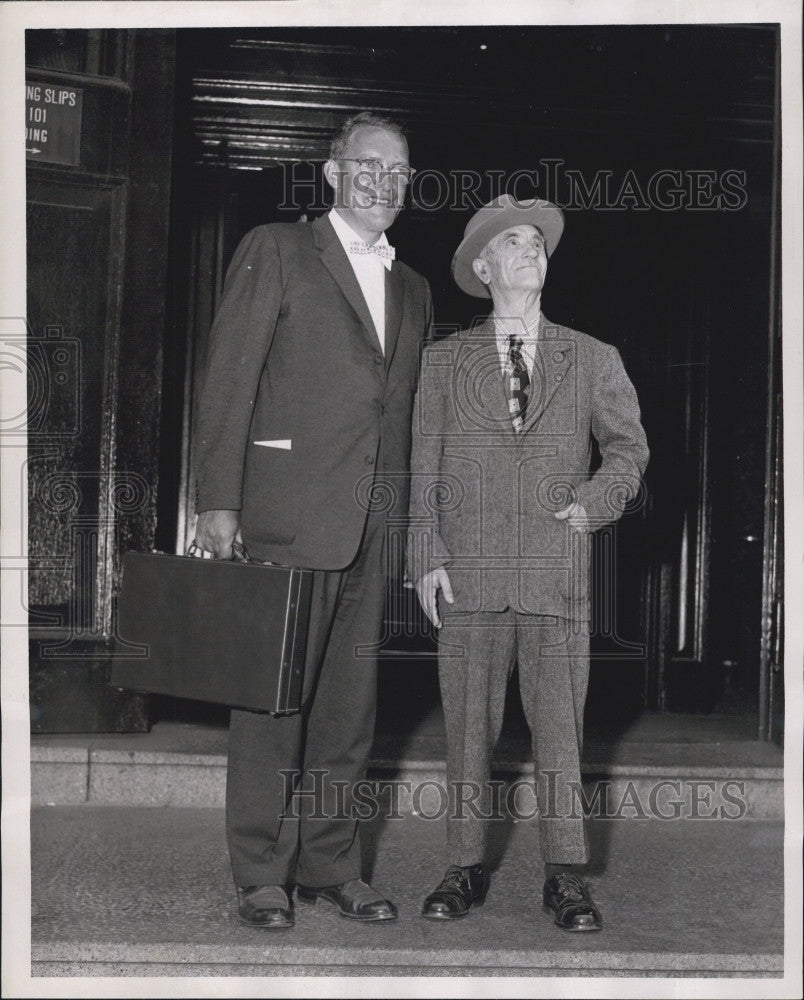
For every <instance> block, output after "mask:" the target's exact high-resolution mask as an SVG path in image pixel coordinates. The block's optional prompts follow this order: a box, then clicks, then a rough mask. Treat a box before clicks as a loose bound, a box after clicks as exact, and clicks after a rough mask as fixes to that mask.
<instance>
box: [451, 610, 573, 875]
mask: <svg viewBox="0 0 804 1000" xmlns="http://www.w3.org/2000/svg"><path fill="white" fill-rule="evenodd" d="M438 647H439V648H438V673H439V682H440V686H441V697H442V701H443V705H444V716H445V720H446V728H447V781H448V784H449V788H450V790H451V799H450V811H449V817H448V820H447V843H448V848H449V854H450V863H451V864H457V865H461V866H462V867H464V866H469V865H473V864H478V863H480V862H482V861H483V860H484V851H485V846H486V825H487V823H488V822H489V820H488V819H483V818H482V817H484V816H486V817H488V816H490V815H494V814H495V813H496V814H497V815H498V816H499V815H500V809H499V803H498V802H495V797H494V794H493V791H492V789H491V787H490V786H489V780H490V777H491V757H492V752H493V749H494V746H495V745H496V743H497V741H498V739H499V737H500V731H501V729H502V722H503V710H504V708H505V694H506V688H507V686H508V680H509V677H510V675H511V671H512V669H513V665H514V662H515V661H516V662H518V665H519V690H520V694H521V697H522V707H523V709H524V712H525V717H526V719H527V721H528V725H529V727H530V731H531V737H532V743H533V762H534V769H535V776H536V784H535V789H532V790H533V791H535V802H534V801H533V797H531V798H530V801H528V800H527V799H523V800H522V801H518V800H517V801H515V802H514V806H515V808H516V809H517V810H518V811H519V813H520V815H530V814H532V813H533V812H535V806H536V805H538V811H539V844H540V848H541V854H542V858H543V860H544V861H545V862H548V863H559V864H565V863H566V864H583V863H585V862H586V861H588V859H589V849H588V842H587V838H586V830H585V826H584V821H583V812H582V810H581V809H580V808H579V805H578V799H577V793H576V792H574V791H573V783H577V784H576V788H577V787H578V786H579V784H580V780H581V775H580V759H581V748H582V740H583V710H584V702H585V700H586V688H587V681H588V677H589V628H588V625H587V624H586V623H584V622H574V621H569V620H567V619H564V618H555V617H547V616H538V615H524V614H518V613H517V612H515V611H512V610H511V609H508V610H506V611H499V612H479V613H475V614H466V615H463V614H462V615H460V616H457V615H450V614H449V611H448V609H447V613H446V614H445V615H444V616H443V626H442V628H441V630H440V632H439V636H438ZM458 783H464V784H458ZM458 789H461V791H460V796H461V797H462V798H463V799H464V801H465V802H466V801H467V800H468V799H469V798H470V797H471V796H472V794H476V795H477V797H476V800H475V802H474V806H475V808H472V807H470V806H466V805H465V806H462V807H460V808H458V809H457V810H456V809H455V806H454V803H455V801H456V800H455V799H454V798H453V796H455V794H456V791H457V790H458ZM499 794H500V793H499V792H497V797H498V798H499ZM478 814H479V815H478Z"/></svg>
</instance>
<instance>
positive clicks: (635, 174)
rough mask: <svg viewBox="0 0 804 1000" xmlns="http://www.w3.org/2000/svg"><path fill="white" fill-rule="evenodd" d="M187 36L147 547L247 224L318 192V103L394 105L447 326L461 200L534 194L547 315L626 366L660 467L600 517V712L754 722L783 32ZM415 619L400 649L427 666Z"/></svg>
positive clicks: (460, 299)
mask: <svg viewBox="0 0 804 1000" xmlns="http://www.w3.org/2000/svg"><path fill="white" fill-rule="evenodd" d="M177 46H178V48H177V66H178V77H177V101H176V108H177V112H176V122H177V147H176V156H175V161H174V162H175V171H174V202H173V220H174V222H173V233H172V241H173V257H174V261H175V271H176V273H175V281H176V285H175V287H176V289H177V295H176V301H175V305H176V316H177V328H178V330H179V333H178V335H177V340H176V341H175V343H173V345H172V347H169V349H168V352H167V355H166V356H167V357H168V358H171V357H172V358H173V364H172V368H171V367H170V366H167V367H166V371H167V372H168V373H169V377H170V379H171V385H172V392H173V396H172V408H171V410H170V414H169V419H168V422H167V424H166V426H165V431H164V434H163V457H165V456H167V458H168V459H169V464H170V469H169V470H168V469H166V470H165V474H164V477H163V482H170V481H171V479H170V477H171V476H172V477H173V479H172V483H173V488H172V489H171V490H170V491H169V492H167V493H166V492H165V491H163V492H162V493H161V494H160V505H161V510H160V522H159V528H158V532H159V535H160V536H161V542H162V546H161V547H163V548H165V547H168V548H169V547H172V546H174V545H175V546H177V547H178V548H179V549H182V548H183V547H184V545H185V544H186V542H187V540H188V539H189V538H191V537H192V512H191V509H190V485H189V484H190V483H191V481H192V456H191V454H190V451H189V448H188V440H189V438H188V435H189V434H190V432H191V430H192V421H193V404H194V399H195V391H196V388H197V386H198V382H199V379H200V378H201V373H202V371H203V365H204V357H205V346H206V337H207V334H208V331H209V325H210V322H211V318H212V315H213V313H214V307H215V303H216V299H217V296H218V295H219V292H220V288H221V284H222V279H223V275H224V274H225V270H226V266H227V264H228V261H229V259H230V257H231V254H232V252H233V250H234V248H235V246H236V244H237V242H238V241H239V239H240V238H241V237H242V236H243V235H244V234H245V232H246V231H247V230H248V229H250V228H251V227H253V226H255V225H259V224H261V223H265V222H272V221H294V220H296V219H298V218H299V217H300V216H301V215H302V214H307V215H308V216H312V215H315V214H319V213H321V212H323V211H325V210H326V204H325V190H326V189H325V186H324V185H323V182H322V180H321V174H320V165H321V163H322V162H323V160H324V159H325V158H326V153H327V146H328V140H329V136H330V134H331V132H332V130H333V128H334V127H335V126H336V124H337V123H338V122H339V121H340V120H341V119H342V118H343V117H344V116H345V115H346V114H348V113H352V112H354V111H357V110H362V109H364V108H374V109H378V110H382V111H384V112H386V113H389V114H392V115H396V116H397V117H398V118H400V119H401V120H403V121H404V122H405V123H406V125H407V127H408V131H409V136H410V145H411V150H412V162H413V163H414V165H415V166H416V167H417V168H418V169H419V178H420V183H419V187H418V190H416V189H415V188H414V191H413V194H414V198H413V200H412V204H411V205H410V207H409V208H408V210H407V211H406V212H405V213H403V216H401V217H400V219H399V220H398V222H397V223H396V224H395V226H394V229H393V232H392V241H393V243H394V244H395V245H396V247H397V252H398V253H399V255H400V257H402V258H403V259H404V260H406V261H408V262H409V263H410V264H411V265H412V266H414V267H415V268H416V269H417V270H419V271H420V272H421V273H423V274H424V275H425V276H426V277H427V278H428V280H429V281H430V283H431V286H432V289H433V295H434V300H435V307H436V319H437V323H438V325H439V330H440V331H441V332H442V333H446V332H451V331H452V330H455V329H457V328H460V327H462V326H464V325H466V324H467V323H469V322H470V321H471V320H472V319H473V318H474V316H475V314H476V312H477V303H476V302H475V301H472V300H470V299H468V298H467V297H466V296H464V295H463V294H462V293H461V292H459V291H458V289H457V288H455V287H454V285H453V284H452V283H451V279H450V276H449V262H450V260H451V257H452V253H453V252H454V249H455V247H456V246H457V244H458V242H459V240H460V237H461V234H462V231H463V227H464V226H465V224H466V221H467V220H468V218H469V216H470V215H471V211H472V209H473V208H476V207H478V206H479V205H480V204H482V203H484V202H485V201H487V200H488V199H489V198H491V197H493V196H494V195H496V194H497V193H499V192H501V191H503V190H509V191H512V193H514V194H516V195H518V196H519V197H533V196H540V197H549V198H551V199H552V200H555V201H557V202H558V203H559V204H562V205H563V206H564V208H565V213H566V216H567V226H566V232H565V236H564V239H563V241H562V246H561V248H560V252H558V253H557V254H556V256H555V257H554V259H553V260H551V264H550V277H549V281H548V284H547V289H546V293H545V301H544V310H545V313H546V315H547V316H549V317H550V318H551V319H553V320H555V321H557V322H560V323H565V324H567V325H569V326H572V327H574V328H576V329H580V330H584V331H586V332H588V333H590V334H592V335H593V336H596V337H599V338H600V339H602V340H604V341H607V342H609V343H612V344H614V345H615V346H616V347H617V348H618V349H619V351H620V353H621V354H622V357H623V360H624V362H625V365H626V368H627V370H628V371H629V374H630V375H631V378H632V380H633V381H634V383H635V385H636V388H637V391H638V394H639V398H640V402H641V405H642V409H643V418H644V423H645V427H646V430H647V433H648V439H649V442H650V446H651V453H652V455H651V464H650V467H649V470H648V474H647V477H646V483H645V490H644V494H643V495H642V496H641V497H640V498H639V501H638V502H637V503H636V504H635V505H634V510H633V511H632V512H631V513H630V514H629V515H628V516H627V517H626V518H625V519H624V520H623V521H622V522H621V523H620V524H619V525H618V527H617V530H616V531H615V532H602V533H600V535H599V537H598V538H597V540H596V549H595V551H596V562H595V566H596V570H595V573H596V577H597V583H598V595H599V597H598V600H597V601H596V604H595V647H594V648H595V658H594V662H593V669H592V677H591V682H590V696H589V701H588V712H589V715H590V720H591V721H592V722H593V723H595V722H598V723H600V722H602V721H605V720H607V719H609V718H612V717H616V718H617V719H619V720H620V724H621V725H624V724H626V723H627V721H629V720H631V719H633V718H635V717H636V716H638V715H639V714H640V713H641V712H643V711H645V710H651V711H666V712H688V713H689V712H692V713H720V714H730V715H733V716H740V717H742V718H744V719H745V720H746V724H747V727H748V729H749V730H750V731H752V732H754V733H755V734H759V732H760V729H762V730H763V732H764V731H765V730H766V728H767V725H766V724H767V697H768V684H769V681H768V678H769V671H770V670H771V667H772V663H771V660H772V652H773V650H772V641H771V637H770V634H769V633H770V631H771V630H772V625H771V624H769V621H770V620H771V619H773V620H775V617H774V616H775V615H776V605H775V604H774V592H773V587H772V581H769V576H768V567H769V566H770V565H776V566H777V568H778V562H777V561H776V560H777V557H778V553H779V551H780V540H779V538H778V536H776V539H775V541H774V534H773V531H772V530H771V528H772V523H775V519H776V520H778V518H777V512H776V506H777V499H778V498H777V496H776V494H775V492H774V481H775V480H774V477H773V475H772V470H773V468H774V462H775V457H776V456H775V451H774V448H775V445H774V442H775V440H776V437H775V422H776V421H777V419H778V400H777V399H776V396H775V393H774V392H773V390H772V387H773V384H774V378H775V372H776V368H775V367H774V366H775V365H776V364H777V363H778V358H777V354H776V350H777V347H776V345H777V338H778V325H777V323H776V296H777V290H776V287H775V284H774V282H775V268H774V260H775V255H776V253H777V250H776V246H775V241H776V238H777V230H776V228H775V221H774V220H775V217H776V212H777V205H776V199H775V182H776V171H777V166H778V164H777V160H776V151H777V144H778V135H777V132H776V129H775V120H776V119H775V109H776V99H777V90H776V71H777V31H776V29H775V28H774V27H772V26H769V27H762V26H750V27H734V26H729V27H725V26H723V27H678V26H667V27H661V26H658V27H598V28H548V27H531V28H506V27H499V28H487V27H483V28H461V29H452V28H449V29H430V28H410V29H402V28H398V29H381V30H373V29H327V30H326V32H324V31H319V30H316V29H308V30H295V31H269V30H265V29H263V30H254V31H245V30H236V31H223V30H214V31H211V30H198V31H196V30H192V31H180V32H178V33H177ZM567 67H572V70H571V72H568V71H567ZM473 179H476V181H477V182H476V183H475V181H474V180H473ZM185 315H186V316H187V320H186V323H184V322H183V317H184V316H185ZM179 382H181V384H182V385H183V387H184V388H183V391H182V392H178V391H177V386H178V384H179ZM165 398H166V399H167V398H168V396H167V392H166V396H165ZM177 458H178V463H177ZM177 466H178V467H177ZM177 495H178V501H177ZM406 607H407V611H406V612H405V613H406V614H408V615H413V616H415V609H414V608H413V607H412V606H411V605H410V603H409V602H408V604H407V605H406ZM420 626H421V623H420V620H418V619H417V620H416V621H415V622H414V628H413V629H412V633H413V636H414V637H413V640H412V643H411V641H409V640H410V635H409V634H408V636H407V639H406V643H404V644H403V645H404V647H405V648H404V652H406V653H408V654H410V653H411V652H412V653H413V654H416V653H417V650H418V656H419V660H420V667H419V668H417V669H420V670H422V671H424V674H425V675H426V676H427V677H428V678H432V677H433V675H432V673H431V672H430V671H432V663H431V662H430V660H429V659H428V657H429V656H430V654H431V652H432V649H431V646H430V645H429V640H428V638H427V637H426V636H425V635H421V634H419V637H418V639H416V634H417V630H418V631H419V632H421V627H420ZM410 632H411V629H410V628H408V633H410ZM417 642H418V644H419V645H418V646H417ZM399 645H400V643H399V642H396V643H394V641H391V643H390V645H389V656H388V662H389V664H391V663H393V662H394V656H396V655H397V653H398V652H399V650H398V648H397V649H396V651H395V648H394V647H395V646H396V647H399ZM400 669H409V665H408V667H407V668H405V667H402V668H400ZM386 677H387V689H388V691H392V690H393V691H396V690H397V686H395V683H394V682H393V680H391V679H390V678H391V674H387V675H386ZM403 686H404V685H400V687H403ZM430 686H431V687H432V690H433V692H435V686H434V685H432V684H431V685H430ZM419 690H421V688H419ZM433 696H434V697H435V696H436V695H435V694H434V695H433ZM394 697H395V695H394ZM164 710H166V711H167V709H164ZM381 710H382V709H381Z"/></svg>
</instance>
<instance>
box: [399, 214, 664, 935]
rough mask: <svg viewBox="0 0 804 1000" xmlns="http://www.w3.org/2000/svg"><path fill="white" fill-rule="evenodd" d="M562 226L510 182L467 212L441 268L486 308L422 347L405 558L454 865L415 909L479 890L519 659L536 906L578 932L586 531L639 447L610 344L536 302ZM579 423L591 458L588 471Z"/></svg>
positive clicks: (642, 456)
mask: <svg viewBox="0 0 804 1000" xmlns="http://www.w3.org/2000/svg"><path fill="white" fill-rule="evenodd" d="M563 227H564V219H563V215H562V213H561V211H560V210H559V209H558V208H557V207H556V206H555V205H552V204H550V203H549V202H543V201H531V202H521V203H520V202H516V201H514V200H513V199H511V198H510V197H509V196H507V195H503V196H502V197H500V198H497V199H495V200H494V201H493V202H491V203H490V204H489V205H486V206H484V207H483V208H481V209H480V210H479V211H478V212H477V213H476V214H475V215H474V216H473V218H472V219H471V220H470V221H469V224H468V225H467V227H466V232H465V236H464V239H463V242H462V243H461V245H460V246H459V247H458V250H457V251H456V253H455V256H454V258H453V262H452V273H453V277H454V278H455V281H456V282H457V284H458V285H459V286H460V288H462V289H463V290H464V291H465V292H467V293H468V294H469V295H475V296H478V297H488V296H489V295H490V297H491V299H492V302H493V312H492V315H491V316H490V317H489V318H488V319H487V320H486V321H485V322H483V323H482V324H481V325H479V326H478V327H476V328H475V329H472V330H467V331H463V332H461V333H458V334H456V335H454V336H452V337H449V338H446V339H445V340H443V341H440V342H438V343H435V344H432V345H429V346H428V347H427V348H426V349H425V352H424V355H423V359H422V369H421V374H420V380H419V389H418V393H417V397H416V405H415V411H414V425H413V452H412V455H411V473H412V480H411V482H412V492H411V505H410V529H409V545H408V572H409V575H410V578H411V580H413V581H414V582H415V585H416V589H417V591H418V594H419V599H420V601H421V603H422V606H423V607H424V609H425V611H426V613H427V615H428V616H429V617H430V619H431V620H432V621H433V622H434V624H435V625H436V627H438V628H439V629H440V631H439V659H438V667H439V680H440V685H441V694H442V700H443V704H444V714H445V718H446V727H447V755H448V756H447V777H448V781H449V785H450V789H451V790H452V792H453V794H454V795H455V799H454V802H453V806H452V808H451V809H450V817H449V820H448V827H447V829H448V845H449V852H450V862H451V864H450V867H449V869H448V871H447V873H446V876H445V877H444V879H443V880H442V882H441V884H440V885H439V886H438V888H437V889H436V890H435V891H434V892H433V893H432V894H431V895H430V896H428V897H427V899H426V900H425V902H424V908H423V914H424V916H426V917H431V918H434V919H449V918H452V917H461V916H464V915H465V914H466V913H468V912H469V910H470V909H471V907H472V906H476V905H479V904H481V903H482V902H483V901H484V899H485V896H486V892H487V889H488V885H489V878H488V874H487V872H486V871H485V869H484V866H483V861H484V848H485V838H484V832H485V822H487V820H488V818H490V817H491V816H492V815H493V811H492V803H491V799H492V796H491V788H490V786H489V778H490V768H491V753H492V750H493V747H494V744H495V743H496V742H497V739H498V738H499V735H500V729H501V726H502V720H503V707H504V702H505V692H506V686H507V683H508V678H509V675H510V672H511V668H512V666H513V664H514V661H515V660H516V661H518V665H519V687H520V692H521V695H522V704H523V708H524V711H525V715H526V717H527V720H528V724H529V726H530V729H531V734H532V739H533V755H534V765H535V769H536V792H537V795H536V800H537V802H538V806H539V841H540V847H541V853H542V857H543V860H544V862H545V867H546V880H545V884H544V890H543V904H544V906H545V908H546V909H548V910H549V911H550V912H552V913H553V915H554V918H555V922H556V923H557V924H558V925H559V926H560V927H562V928H564V929H566V930H571V931H589V930H597V929H598V928H599V927H600V925H601V920H600V914H599V911H598V909H597V907H596V906H595V904H594V903H593V901H592V899H591V896H590V894H589V891H588V888H587V886H586V884H585V882H584V880H583V877H582V875H581V873H580V867H581V866H582V865H583V864H584V863H585V862H586V861H587V860H588V845H587V839H586V833H585V829H584V823H583V817H582V813H580V812H579V811H578V808H577V802H573V786H574V787H575V788H576V789H577V787H578V785H579V783H580V755H581V741H582V727H583V710H584V701H585V698H586V687H587V678H588V674H589V634H588V632H589V629H588V619H589V607H588V571H587V569H588V568H587V540H588V539H587V538H586V532H587V531H588V530H590V529H591V530H593V529H594V528H596V527H599V526H601V525H603V524H605V523H607V522H611V521H614V520H616V519H617V518H618V517H619V516H620V514H621V513H622V510H623V507H624V505H625V503H626V502H627V501H628V499H629V498H632V497H633V496H634V495H635V493H636V491H637V489H638V488H639V482H640V477H641V475H642V473H643V471H644V468H645V465H646V462H647V459H648V449H647V445H646V441H645V434H644V431H643V429H642V425H641V423H640V414H639V406H638V404H637V398H636V394H635V392H634V389H633V386H632V385H631V382H630V381H629V379H628V376H627V375H626V373H625V370H624V369H623V366H622V362H621V361H620V357H619V355H618V353H617V351H616V350H615V348H613V347H611V346H609V345H607V344H603V343H601V342H600V341H599V340H595V339H593V338H592V337H589V336H587V335H586V334H583V333H578V332H576V331H575V330H570V329H568V328H566V327H562V326H557V325H555V324H553V323H551V322H549V321H548V320H547V319H546V318H545V317H544V316H543V315H542V313H541V307H540V302H541V291H542V288H543V286H544V281H545V277H546V274H547V261H548V257H549V256H550V254H552V252H553V251H554V250H555V247H556V244H557V243H558V240H559V238H560V237H561V233H562V231H563ZM593 437H594V438H595V439H596V440H597V443H598V446H599V449H600V455H601V459H602V462H601V464H600V467H599V468H598V469H597V471H596V472H595V473H594V475H592V476H590V462H591V457H592V438H593ZM439 604H440V607H439ZM442 619H443V620H442ZM461 803H463V804H461ZM483 817H486V820H484V818H483Z"/></svg>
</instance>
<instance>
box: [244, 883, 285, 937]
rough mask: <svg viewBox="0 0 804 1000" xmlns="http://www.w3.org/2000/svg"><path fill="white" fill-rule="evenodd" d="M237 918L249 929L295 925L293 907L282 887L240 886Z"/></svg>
mask: <svg viewBox="0 0 804 1000" xmlns="http://www.w3.org/2000/svg"><path fill="white" fill-rule="evenodd" d="M237 916H238V917H239V919H240V922H241V923H242V924H248V925H249V927H268V928H282V927H292V926H293V924H294V923H295V920H294V918H293V907H292V905H291V903H290V900H289V899H288V897H287V893H286V892H285V890H284V889H283V888H282V886H281V885H248V886H243V887H241V886H238V887H237Z"/></svg>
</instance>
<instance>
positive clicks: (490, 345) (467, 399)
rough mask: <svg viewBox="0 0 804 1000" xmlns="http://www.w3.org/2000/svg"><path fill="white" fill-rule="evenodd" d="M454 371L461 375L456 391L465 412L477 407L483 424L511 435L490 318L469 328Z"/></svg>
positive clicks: (503, 385) (498, 358) (511, 430)
mask: <svg viewBox="0 0 804 1000" xmlns="http://www.w3.org/2000/svg"><path fill="white" fill-rule="evenodd" d="M458 370H459V371H460V372H462V373H464V375H465V378H464V379H463V382H464V384H463V385H461V386H460V389H459V391H460V393H461V396H462V398H463V400H464V405H465V406H466V408H467V412H468V413H470V414H471V413H472V412H473V411H475V409H476V408H478V409H479V411H480V412H479V415H480V414H482V417H481V420H482V423H483V425H484V426H487V427H489V428H491V427H493V428H495V429H503V430H506V431H510V433H511V435H513V434H514V428H513V424H512V423H511V417H510V415H509V413H508V399H507V397H506V391H505V376H504V375H503V370H502V367H501V365H500V354H499V351H498V350H497V340H496V337H495V331H494V323H493V321H491V320H486V321H485V322H484V323H482V324H481V325H480V326H477V327H474V328H473V329H472V330H471V331H470V333H469V336H468V337H467V338H466V340H465V341H464V342H463V344H462V345H461V357H460V359H459V368H458Z"/></svg>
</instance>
